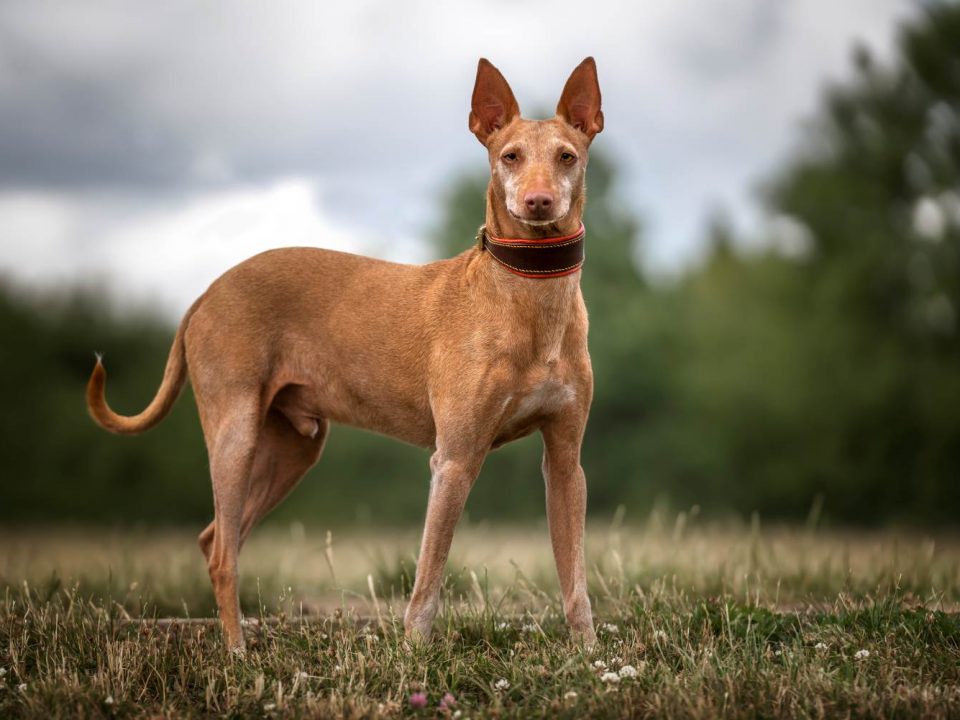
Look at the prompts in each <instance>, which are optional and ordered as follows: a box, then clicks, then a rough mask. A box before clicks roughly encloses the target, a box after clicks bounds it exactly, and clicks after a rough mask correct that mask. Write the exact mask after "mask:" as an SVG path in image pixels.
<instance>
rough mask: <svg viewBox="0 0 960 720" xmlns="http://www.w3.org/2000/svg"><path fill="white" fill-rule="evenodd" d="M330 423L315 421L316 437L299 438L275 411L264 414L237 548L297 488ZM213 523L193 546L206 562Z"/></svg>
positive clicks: (312, 462) (211, 538)
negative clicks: (200, 551)
mask: <svg viewBox="0 0 960 720" xmlns="http://www.w3.org/2000/svg"><path fill="white" fill-rule="evenodd" d="M329 429H330V423H329V422H328V421H327V420H324V419H319V420H318V421H317V425H316V434H313V435H307V436H305V435H303V434H301V433H300V432H298V431H297V430H296V429H295V428H294V426H293V425H291V423H290V422H289V421H288V420H287V418H286V417H284V416H283V415H282V414H281V413H280V412H279V411H277V410H276V409H271V410H270V411H269V412H268V413H267V417H266V420H265V421H264V425H263V428H262V429H261V430H260V436H259V438H258V440H257V450H256V457H255V460H254V463H253V471H252V472H251V475H250V486H249V491H248V493H247V497H246V501H245V503H244V506H243V520H242V522H241V526H240V547H243V543H244V542H245V541H246V539H247V537H249V535H250V532H251V531H252V530H253V528H254V527H256V525H257V523H258V522H260V520H262V519H263V517H264V516H265V515H266V514H267V513H269V512H270V511H271V510H273V509H274V508H275V507H276V506H277V505H279V504H280V502H281V501H282V500H283V499H284V498H285V497H286V496H287V495H289V494H290V492H291V491H292V490H293V489H294V488H295V487H296V486H297V484H298V483H299V482H300V480H301V479H302V478H303V476H304V475H305V474H306V472H307V471H308V470H309V469H310V468H311V467H313V466H314V465H315V464H316V462H317V460H318V459H319V457H320V454H321V452H322V451H323V446H324V443H325V442H326V439H327V435H328V433H329ZM215 534H216V523H215V522H211V523H210V524H209V525H208V526H207V527H206V529H204V531H203V532H202V533H200V536H199V537H198V538H197V542H198V543H199V545H200V549H201V550H202V551H203V554H204V556H205V557H207V559H208V560H209V558H210V550H211V549H212V548H213V541H214V536H215Z"/></svg>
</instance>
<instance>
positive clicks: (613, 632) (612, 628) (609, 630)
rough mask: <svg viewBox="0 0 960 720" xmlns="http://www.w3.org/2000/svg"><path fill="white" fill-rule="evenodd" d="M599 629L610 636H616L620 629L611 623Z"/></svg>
mask: <svg viewBox="0 0 960 720" xmlns="http://www.w3.org/2000/svg"><path fill="white" fill-rule="evenodd" d="M600 629H601V630H602V631H603V632H605V633H609V634H611V635H616V634H617V633H618V632H620V628H619V627H617V626H616V625H614V624H613V623H604V624H603V625H601V626H600Z"/></svg>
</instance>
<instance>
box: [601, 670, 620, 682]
mask: <svg viewBox="0 0 960 720" xmlns="http://www.w3.org/2000/svg"><path fill="white" fill-rule="evenodd" d="M600 679H601V680H602V681H603V682H605V683H611V684H616V683H618V682H620V676H619V675H617V673H615V672H605V673H604V674H603V675H601V676H600Z"/></svg>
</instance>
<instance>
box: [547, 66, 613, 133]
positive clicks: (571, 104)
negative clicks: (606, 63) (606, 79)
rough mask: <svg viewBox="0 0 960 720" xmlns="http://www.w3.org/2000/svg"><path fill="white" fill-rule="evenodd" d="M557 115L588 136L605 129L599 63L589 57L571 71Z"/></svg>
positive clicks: (558, 104)
mask: <svg viewBox="0 0 960 720" xmlns="http://www.w3.org/2000/svg"><path fill="white" fill-rule="evenodd" d="M557 115H558V116H560V117H561V118H563V119H564V120H566V121H567V122H568V123H570V124H571V125H573V126H574V127H575V128H577V130H580V131H581V132H583V133H584V134H586V136H587V137H588V138H590V139H591V140H593V136H594V135H596V134H597V133H598V132H600V131H601V130H603V112H602V111H601V110H600V82H599V81H598V80H597V64H596V63H595V62H594V61H593V58H592V57H588V58H587V59H586V60H584V61H583V62H582V63H580V64H579V65H577V68H576V70H574V71H573V72H572V73H570V77H569V78H568V79H567V84H566V85H564V86H563V94H562V95H561V96H560V102H558V103H557Z"/></svg>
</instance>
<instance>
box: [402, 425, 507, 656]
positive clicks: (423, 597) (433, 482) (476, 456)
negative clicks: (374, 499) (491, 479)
mask: <svg viewBox="0 0 960 720" xmlns="http://www.w3.org/2000/svg"><path fill="white" fill-rule="evenodd" d="M437 446H438V449H437V451H436V452H435V453H434V454H433V456H432V457H431V458H430V471H431V478H430V499H429V501H428V503H427V519H426V523H425V524H424V528H423V541H422V542H421V544H420V558H419V560H418V561H417V578H416V581H415V582H414V585H413V595H412V596H411V597H410V604H409V605H408V606H407V612H406V615H405V616H404V619H403V625H404V628H405V631H406V634H407V636H408V637H411V638H415V639H422V640H426V639H428V638H429V637H430V630H431V628H432V627H433V618H434V616H435V615H436V614H437V604H438V601H439V597H440V584H441V581H442V580H443V569H444V566H445V565H446V563H447V556H448V555H449V553H450V543H451V541H452V540H453V531H454V529H455V528H456V526H457V522H458V521H459V520H460V515H461V514H462V513H463V506H464V504H465V503H466V502H467V495H469V494H470V488H472V487H473V483H474V481H475V480H476V479H477V474H478V473H479V472H480V466H481V465H482V464H483V458H484V456H485V455H486V451H487V447H488V445H484V446H483V449H482V451H479V450H475V449H473V450H463V451H459V452H457V451H451V450H449V449H445V443H443V442H442V441H441V442H438V443H437Z"/></svg>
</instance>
